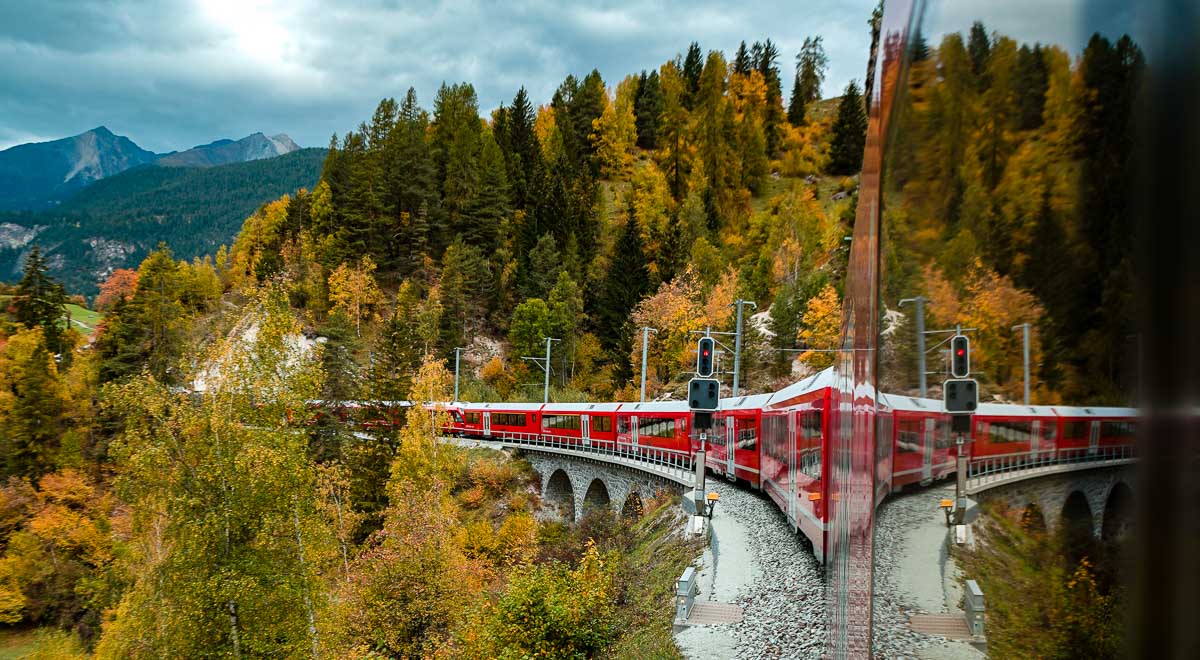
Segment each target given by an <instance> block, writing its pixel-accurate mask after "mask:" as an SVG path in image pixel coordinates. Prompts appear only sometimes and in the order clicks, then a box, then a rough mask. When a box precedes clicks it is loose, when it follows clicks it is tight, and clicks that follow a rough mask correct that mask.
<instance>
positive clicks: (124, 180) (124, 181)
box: [0, 149, 324, 296]
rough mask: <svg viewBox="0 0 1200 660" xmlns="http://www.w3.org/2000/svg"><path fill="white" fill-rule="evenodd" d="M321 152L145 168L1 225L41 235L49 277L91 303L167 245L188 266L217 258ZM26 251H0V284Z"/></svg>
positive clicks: (309, 177) (16, 272)
mask: <svg viewBox="0 0 1200 660" xmlns="http://www.w3.org/2000/svg"><path fill="white" fill-rule="evenodd" d="M323 157H324V150H322V149H303V150H300V151H296V152H293V153H290V154H286V155H284V156H280V157H278V158H271V159H265V160H256V161H251V162H246V163H234V164H229V165H223V166H219V167H212V168H204V169H201V168H181V167H158V166H154V165H148V166H142V167H138V168H134V169H132V170H128V171H125V172H122V173H120V174H117V175H114V176H111V177H107V178H104V179H101V180H99V181H96V182H95V183H93V184H91V185H89V186H88V187H86V188H84V189H83V190H81V191H80V192H79V193H78V194H76V195H75V196H74V197H72V198H71V199H70V200H69V201H67V202H66V203H64V204H62V205H61V206H59V207H58V209H56V210H55V211H51V212H45V213H36V214H35V213H27V212H26V213H15V212H10V213H0V223H11V224H15V225H20V226H22V227H41V230H40V232H39V233H38V235H37V239H36V240H37V242H38V244H40V245H41V246H42V248H43V250H44V251H45V252H46V253H47V255H48V258H49V260H50V264H51V272H52V273H53V274H54V275H55V276H56V277H59V278H60V279H62V280H63V282H64V283H65V284H66V286H67V288H68V289H69V290H70V291H71V292H73V293H80V294H84V295H88V296H91V295H94V294H95V292H96V290H97V286H98V285H99V284H100V282H102V281H103V280H104V278H105V277H106V276H107V275H108V274H109V273H111V272H112V270H113V269H115V268H129V267H135V266H136V265H137V264H138V263H139V262H140V261H141V260H142V259H144V258H145V257H146V255H147V254H148V253H149V252H150V251H151V250H153V249H154V248H155V247H157V246H158V244H159V243H160V242H165V243H167V244H168V245H170V246H171V247H172V249H173V250H174V252H175V254H176V255H178V256H180V257H183V258H187V259H191V258H193V257H204V256H211V255H213V254H215V252H216V250H217V248H218V247H219V246H220V245H222V244H224V243H228V242H229V241H230V240H231V238H232V237H233V236H234V235H236V233H237V231H238V229H239V227H240V226H241V223H242V221H243V220H244V219H245V218H246V216H247V215H249V214H250V213H252V212H253V211H254V209H255V208H257V207H258V206H259V205H260V204H262V203H263V202H264V201H266V200H270V199H273V198H275V197H278V196H279V195H280V194H283V193H285V192H288V191H292V190H295V189H297V188H300V187H304V186H311V185H313V183H314V182H315V181H316V180H317V177H318V176H319V175H320V167H321V161H322V158H323ZM27 251H28V246H27V245H25V244H22V245H17V246H13V247H7V248H6V249H0V279H3V280H8V281H12V280H15V279H16V278H17V277H19V276H20V273H21V267H22V259H23V258H24V255H25V254H26V253H27Z"/></svg>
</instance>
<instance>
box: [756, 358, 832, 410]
mask: <svg viewBox="0 0 1200 660" xmlns="http://www.w3.org/2000/svg"><path fill="white" fill-rule="evenodd" d="M835 380H836V378H835V376H834V373H833V367H828V368H827V369H825V370H824V371H819V372H817V373H815V374H813V375H811V376H809V377H807V378H805V379H804V380H801V381H800V382H797V383H792V384H791V385H788V386H787V387H785V388H783V389H782V390H779V391H778V392H776V393H775V394H773V395H771V397H770V398H768V399H767V400H766V401H764V402H763V405H764V406H766V405H772V404H777V403H780V402H783V401H787V400H788V399H794V398H796V397H798V396H800V395H802V394H808V393H809V392H815V391H816V390H821V389H825V388H827V387H833V385H834V382H835Z"/></svg>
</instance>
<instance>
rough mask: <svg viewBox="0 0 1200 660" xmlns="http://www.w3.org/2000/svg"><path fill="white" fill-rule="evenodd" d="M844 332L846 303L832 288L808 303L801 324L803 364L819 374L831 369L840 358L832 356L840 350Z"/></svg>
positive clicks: (801, 356) (829, 286)
mask: <svg viewBox="0 0 1200 660" xmlns="http://www.w3.org/2000/svg"><path fill="white" fill-rule="evenodd" d="M841 329H842V301H841V298H839V297H838V292H837V289H835V288H833V285H832V284H826V285H825V288H823V289H821V292H820V293H818V294H817V295H816V297H815V298H813V299H812V300H809V301H808V309H807V310H805V312H804V316H803V317H802V318H801V321H800V331H799V333H797V338H798V339H799V340H800V344H801V345H802V346H804V348H806V349H809V350H806V351H805V352H804V353H801V354H800V360H801V361H803V362H804V363H805V364H807V365H808V366H809V367H811V368H813V369H815V370H821V369H824V368H826V367H829V366H831V365H832V364H833V363H834V360H835V358H836V356H837V354H836V353H831V352H829V351H832V350H833V349H835V348H837V346H838V338H839V337H840V336H841Z"/></svg>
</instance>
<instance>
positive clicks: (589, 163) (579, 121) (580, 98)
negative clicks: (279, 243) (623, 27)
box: [568, 69, 608, 178]
mask: <svg viewBox="0 0 1200 660" xmlns="http://www.w3.org/2000/svg"><path fill="white" fill-rule="evenodd" d="M607 93H608V92H607V91H606V90H605V88H604V79H603V78H601V77H600V72H599V71H597V70H596V69H592V72H591V73H589V74H587V76H585V77H584V79H583V82H582V83H580V85H579V89H578V90H576V91H575V94H574V96H572V97H571V104H570V111H569V113H568V117H569V118H570V122H571V128H572V130H573V132H574V135H575V139H574V140H573V143H574V144H575V145H577V146H578V148H579V151H578V152H577V155H576V158H577V159H578V160H577V161H576V162H577V164H579V165H582V166H585V167H586V168H587V171H589V172H590V173H591V176H592V177H593V178H595V177H596V176H598V175H599V173H600V163H599V162H598V161H597V160H596V158H595V154H596V146H595V144H594V143H593V142H592V140H591V136H592V131H593V130H594V124H595V121H596V120H597V119H599V118H600V115H601V114H603V113H604V107H605V105H607V103H608V100H607V97H606V95H607Z"/></svg>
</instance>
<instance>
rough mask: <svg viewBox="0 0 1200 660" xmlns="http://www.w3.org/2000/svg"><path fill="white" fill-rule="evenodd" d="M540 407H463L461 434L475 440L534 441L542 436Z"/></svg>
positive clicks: (524, 404)
mask: <svg viewBox="0 0 1200 660" xmlns="http://www.w3.org/2000/svg"><path fill="white" fill-rule="evenodd" d="M543 405H544V404H541V403H464V404H462V418H463V421H462V425H461V428H462V434H463V435H466V436H470V437H475V438H504V437H519V438H533V437H535V436H538V435H540V434H541V432H542V429H541V410H542V406H543Z"/></svg>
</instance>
